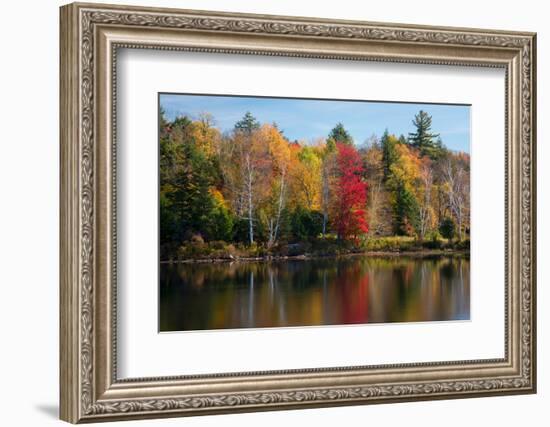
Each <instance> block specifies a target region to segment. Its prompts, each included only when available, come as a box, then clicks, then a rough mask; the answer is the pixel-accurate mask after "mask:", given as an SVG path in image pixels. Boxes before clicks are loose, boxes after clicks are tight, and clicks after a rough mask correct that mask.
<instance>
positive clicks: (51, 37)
mask: <svg viewBox="0 0 550 427" xmlns="http://www.w3.org/2000/svg"><path fill="white" fill-rule="evenodd" d="M112 2H114V3H118V2H116V1H115V0H112ZM133 3H134V4H143V5H158V6H172V7H186V8H196V9H199V8H202V9H212V10H228V11H241V12H256V13H272V14H287V15H306V16H307V15H309V16H311V15H315V16H319V17H326V18H343V19H345V18H348V19H363V20H372V21H392V22H406V23H418V24H433V25H454V26H469V27H490V28H497V29H498V28H500V29H516V30H530V31H537V32H538V33H539V38H538V50H539V53H540V54H539V58H538V74H539V81H538V94H539V96H538V98H539V102H538V117H539V120H538V121H539V124H538V138H539V141H541V143H540V144H539V147H538V150H539V151H538V154H539V165H540V167H539V172H538V187H539V202H538V216H539V224H538V233H537V234H538V250H539V259H540V262H539V271H538V281H539V294H538V301H539V306H540V309H539V321H538V332H539V334H538V350H539V360H540V363H539V375H538V377H539V393H538V394H537V395H529V396H508V397H493V398H482V399H479V398H478V399H465V400H454V401H453V400H448V401H437V402H421V403H404V404H393V405H374V406H363V407H346V408H325V409H315V410H300V411H281V412H265V413H252V414H239V415H227V416H216V417H213V416H209V417H201V418H193V419H184V420H182V419H172V420H160V421H159V420H157V421H139V422H129V423H125V424H124V425H125V426H126V425H128V426H131V425H136V426H137V425H142V426H146V425H151V426H152V425H155V426H156V425H167V426H168V425H187V426H220V425H228V426H233V425H235V426H236V425H238V426H256V425H266V426H271V425H272V426H279V425H281V424H289V425H326V426H330V425H335V424H343V423H345V424H349V425H355V424H362V425H364V424H367V423H370V424H374V425H376V424H378V425H380V424H384V425H398V423H403V422H404V421H405V420H406V423H407V424H408V425H412V426H421V425H422V426H439V425H442V424H443V423H444V424H445V425H448V426H461V427H463V426H464V425H469V426H476V425H499V426H512V425H519V424H522V425H533V426H542V425H547V423H548V419H547V418H548V405H549V404H550V394H549V392H548V387H549V386H550V377H549V375H548V369H547V363H548V360H549V355H550V338H549V337H548V336H545V334H546V332H547V326H548V323H549V322H550V314H549V313H550V310H548V308H547V307H546V305H547V303H548V301H550V298H549V297H550V293H549V292H548V290H547V288H546V285H547V284H548V281H549V275H550V266H548V263H547V262H545V256H548V255H545V254H548V253H549V252H550V244H549V243H548V238H547V237H548V233H549V231H550V230H549V225H548V222H546V223H545V222H544V221H543V219H544V218H548V217H549V215H550V204H549V202H550V196H549V195H548V192H547V191H546V187H547V186H548V181H549V179H550V172H549V171H548V168H544V167H543V166H544V164H547V163H548V162H549V161H550V151H549V149H548V146H547V145H545V144H544V143H542V141H545V140H546V139H548V137H550V134H549V129H550V127H549V125H547V123H548V122H547V121H546V122H544V121H543V120H542V119H541V118H543V117H548V116H549V115H550V101H549V100H548V98H547V97H548V95H550V94H549V93H548V84H547V80H546V79H545V76H548V75H549V73H550V59H549V57H548V55H547V52H548V51H549V50H550V42H549V41H548V38H549V37H550V29H548V25H547V22H546V20H547V17H548V12H547V11H545V10H543V8H544V2H540V1H539V2H537V1H535V0H524V1H522V2H521V3H519V2H517V1H513V2H511V1H491V2H479V1H469V0H463V1H461V2H454V3H448V2H438V1H418V2H410V1H406V0H404V1H387V2H372V3H370V2H369V3H366V2H357V1H354V0H340V1H338V2H334V1H319V0H318V1H312V2H309V1H297V0H278V1H276V2H275V1H273V2H269V3H268V2H257V1H244V0H243V1H239V0H231V1H223V0H193V1H192V0H187V1H167V0H164V1H157V2H152V1H138V0H134V1H133ZM60 4H61V3H60V2H58V1H44V0H42V1H27V2H11V3H7V4H5V5H3V9H2V14H3V17H4V20H3V22H2V26H0V31H1V32H2V38H1V40H2V41H1V43H2V54H3V61H2V68H1V69H0V73H1V78H0V100H1V105H2V111H1V115H0V117H1V118H2V120H1V122H0V124H1V125H0V183H1V184H0V192H1V193H0V196H1V200H2V202H3V203H2V208H1V209H0V260H1V264H0V266H1V269H0V277H1V280H0V286H1V289H2V293H1V296H0V325H1V328H2V329H1V331H2V352H0V384H1V385H0V387H1V391H0V393H1V396H0V398H1V401H2V409H3V411H2V413H1V414H0V416H1V420H2V424H4V425H10V426H14V425H24V426H45V425H59V424H60V422H59V421H58V420H57V402H58V368H57V362H58V221H59V217H58V197H59V196H58V181H59V178H58V177H59V160H58V158H59V154H58V83H57V81H58V9H57V8H58V6H59V5H60ZM487 168H488V170H489V171H490V170H491V168H492V165H490V164H489V165H487ZM545 193H546V194H545ZM495 256H500V254H495Z"/></svg>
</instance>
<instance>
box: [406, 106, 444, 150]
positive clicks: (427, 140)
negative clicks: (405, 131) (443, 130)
mask: <svg viewBox="0 0 550 427" xmlns="http://www.w3.org/2000/svg"><path fill="white" fill-rule="evenodd" d="M412 123H413V125H414V127H415V128H416V132H412V133H409V143H410V144H411V145H412V146H413V147H415V148H418V149H419V150H420V154H422V155H423V156H428V157H430V158H431V159H436V158H437V157H439V154H440V153H441V147H442V144H441V142H440V140H437V141H436V138H438V137H439V134H437V133H431V129H432V117H431V116H430V115H429V114H428V113H426V112H425V111H423V110H420V111H419V113H418V114H416V115H415V116H414V120H413V121H412Z"/></svg>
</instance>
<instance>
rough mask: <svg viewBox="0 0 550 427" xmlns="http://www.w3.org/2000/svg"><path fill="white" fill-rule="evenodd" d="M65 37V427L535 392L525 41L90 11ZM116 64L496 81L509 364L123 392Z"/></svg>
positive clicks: (202, 380) (216, 16) (532, 163)
mask: <svg viewBox="0 0 550 427" xmlns="http://www.w3.org/2000/svg"><path fill="white" fill-rule="evenodd" d="M60 24H61V34H60V53H61V61H60V71H61V75H60V139H61V141H60V145H61V150H60V152H61V176H60V186H61V200H60V212H61V219H60V417H61V419H63V420H65V421H68V422H71V423H80V422H98V421H113V420H125V419H138V418H157V417H158V418H160V417H172V416H188V415H202V414H217V413H228V412H246V411H260V410H276V409H277V410H280V409H291V408H312V407H324V406H335V405H357V404H370V403H389V402H402V401H418V400H432V399H446V398H465V397H480V396H491V395H506V394H525V393H535V392H536V239H535V236H536V178H535V177H536V108H535V106H536V98H535V97H536V35H535V34H534V33H527V32H525V33H524V32H511V31H496V30H480V29H464V28H447V27H427V26H418V25H402V24H385V23H370V22H356V21H336V20H326V19H316V18H298V17H283V16H264V15H249V14H235V13H221V12H204V11H190V10H176V9H162V8H145V7H130V6H113V5H99V4H85V3H74V4H70V5H66V6H63V7H61V9H60ZM120 49H150V50H165V51H173V52H201V53H204V54H208V53H217V54H220V53H221V54H228V55H235V54H240V55H250V56H251V57H254V56H265V57H291V58H301V57H302V58H316V59H318V60H320V61H324V60H326V61H328V60H331V59H337V60H343V61H347V60H353V61H374V62H381V63H395V64H429V65H443V66H448V67H458V66H466V67H491V68H499V69H502V70H504V73H505V87H504V88H503V91H502V96H503V97H504V99H505V119H504V120H505V121H504V122H505V130H504V134H505V144H504V150H505V174H504V176H502V177H501V179H502V181H503V182H504V185H505V212H503V215H504V218H505V230H503V235H504V242H505V248H504V254H503V258H504V260H505V264H504V265H505V271H504V278H505V280H504V283H502V284H501V285H502V286H503V287H504V296H505V299H504V300H505V307H504V313H505V314H504V325H503V327H504V343H503V347H504V350H503V353H504V357H502V358H496V359H495V358H492V359H475V360H456V361H436V360H433V361H429V362H411V363H398V364H392V363H383V364H381V365H361V366H355V365H354V366H336V367H332V368H326V367H323V368H316V367H311V368H299V369H284V370H267V371H255V372H239V373H227V372H217V373H213V374H212V373H211V374H205V375H187V376H186V375H183V376H161V377H143V378H130V379H128V378H124V379H120V378H119V377H118V376H117V371H118V368H119V367H118V359H117V351H118V349H117V343H119V342H120V340H121V337H120V335H119V333H120V331H117V307H118V306H119V305H120V301H118V299H117V256H120V253H119V252H118V251H119V249H120V248H118V247H117V233H116V230H117V228H116V225H117V202H116V200H117V199H116V198H117V186H116V176H117V175H116V173H117V162H118V161H120V159H117V151H116V137H117V132H116V130H117V114H118V112H117V108H116V102H117V96H116V87H117V83H119V81H118V77H119V76H117V73H116V62H117V52H118V51H119V50H120ZM151 286H156V284H151Z"/></svg>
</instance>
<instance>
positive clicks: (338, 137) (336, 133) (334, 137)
mask: <svg viewBox="0 0 550 427" xmlns="http://www.w3.org/2000/svg"><path fill="white" fill-rule="evenodd" d="M327 140H328V141H331V143H332V144H336V143H337V142H339V143H342V144H347V145H353V138H352V137H351V135H350V134H349V133H348V131H347V130H346V129H345V128H344V125H343V124H342V123H340V122H339V123H337V124H336V126H334V128H333V129H332V130H331V131H330V133H329V134H328V138H327Z"/></svg>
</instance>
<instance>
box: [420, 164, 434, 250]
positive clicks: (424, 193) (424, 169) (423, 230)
mask: <svg viewBox="0 0 550 427" xmlns="http://www.w3.org/2000/svg"><path fill="white" fill-rule="evenodd" d="M432 187H433V171H432V165H431V162H430V160H429V159H428V158H424V159H423V161H422V163H421V166H420V188H419V196H420V197H419V199H420V206H419V209H418V229H419V234H420V239H422V240H424V238H425V237H426V234H427V233H428V231H429V230H430V229H432V228H433V225H434V219H435V218H434V210H433V206H432Z"/></svg>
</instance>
